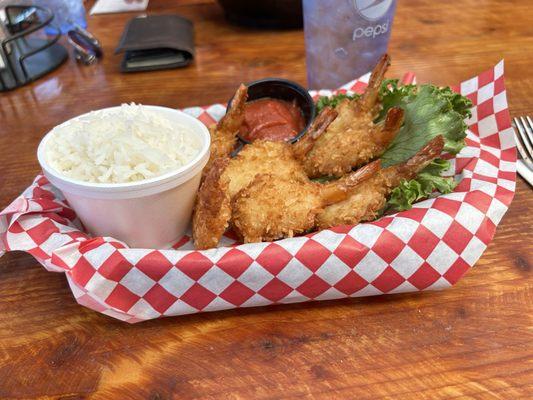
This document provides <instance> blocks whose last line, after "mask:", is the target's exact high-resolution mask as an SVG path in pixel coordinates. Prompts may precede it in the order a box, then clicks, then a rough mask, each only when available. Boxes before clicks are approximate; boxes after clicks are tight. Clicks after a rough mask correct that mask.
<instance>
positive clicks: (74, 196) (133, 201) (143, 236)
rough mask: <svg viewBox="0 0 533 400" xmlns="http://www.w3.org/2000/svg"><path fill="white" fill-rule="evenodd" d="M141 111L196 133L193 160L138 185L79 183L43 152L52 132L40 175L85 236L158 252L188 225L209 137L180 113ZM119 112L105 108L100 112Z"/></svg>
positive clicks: (197, 123) (157, 109) (152, 108)
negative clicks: (59, 194)
mask: <svg viewBox="0 0 533 400" xmlns="http://www.w3.org/2000/svg"><path fill="white" fill-rule="evenodd" d="M143 107H144V108H146V109H147V110H149V111H152V112H158V113H161V115H162V116H163V117H165V118H167V119H168V120H170V121H175V122H176V123H178V124H181V125H185V126H187V127H188V128H189V129H190V130H191V131H192V132H194V134H195V135H197V138H198V140H199V143H200V144H201V145H200V147H201V148H200V151H199V153H198V154H197V155H196V157H194V158H193V160H191V161H190V162H189V163H188V164H186V165H184V166H182V167H180V168H178V169H176V170H174V171H170V172H168V173H165V174H164V175H161V176H158V177H155V178H150V179H145V180H142V181H136V182H128V183H92V182H83V181H80V180H76V179H72V178H69V177H66V176H64V175H61V173H60V172H59V171H56V170H55V169H53V168H52V167H51V166H50V165H49V164H48V162H47V160H46V156H45V149H46V143H47V141H48V139H49V138H50V135H51V134H52V132H53V130H52V131H50V132H49V133H48V134H47V135H46V136H45V137H44V138H43V139H42V140H41V143H40V144H39V148H38V150H37V157H38V159H39V163H40V164H41V167H42V169H43V172H44V175H45V176H46V177H47V178H48V180H49V181H50V182H51V183H52V184H53V185H54V186H56V187H57V188H58V189H60V190H61V191H62V192H63V194H64V195H65V198H66V200H67V201H68V203H69V205H70V206H71V207H72V209H73V210H74V211H75V212H76V214H77V215H78V217H79V218H80V220H81V221H82V223H83V225H84V226H85V228H86V229H87V231H88V232H89V233H91V234H92V235H96V236H111V237H113V238H115V239H118V240H121V241H123V242H125V243H127V244H128V245H129V246H130V247H142V248H154V249H158V248H164V247H167V246H168V245H170V244H172V243H173V242H174V241H175V240H177V239H179V238H180V237H182V236H183V234H184V233H185V232H186V230H187V228H188V226H189V223H190V219H191V214H192V209H193V205H194V199H195V197H196V193H197V191H198V186H199V185H200V178H201V173H202V169H203V168H204V166H205V164H206V163H207V160H208V159H209V145H210V136H209V131H208V130H207V128H206V127H205V125H204V124H202V123H201V122H200V121H199V120H197V119H196V118H194V117H191V116H189V115H187V114H185V113H183V112H181V111H177V110H174V109H171V108H166V107H159V106H143ZM118 108H120V107H110V108H104V109H102V110H99V111H98V112H102V113H106V112H110V111H115V110H116V109H118ZM86 115H87V114H84V115H81V116H78V117H76V118H74V120H75V119H78V118H80V117H85V116H86ZM71 121H72V120H69V121H66V122H64V123H63V124H61V125H59V126H63V125H66V124H68V123H69V122H71Z"/></svg>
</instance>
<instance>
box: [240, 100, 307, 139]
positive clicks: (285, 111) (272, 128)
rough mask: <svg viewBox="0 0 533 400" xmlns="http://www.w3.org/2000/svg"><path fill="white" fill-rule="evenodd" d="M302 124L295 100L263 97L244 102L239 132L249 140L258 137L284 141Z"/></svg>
mask: <svg viewBox="0 0 533 400" xmlns="http://www.w3.org/2000/svg"><path fill="white" fill-rule="evenodd" d="M304 125H305V121H304V117H303V115H302V111H301V110H300V108H299V107H298V105H297V104H296V102H289V101H285V100H279V99H273V98H270V97H265V98H262V99H258V100H254V101H250V102H248V103H246V106H245V111H244V123H243V124H242V126H241V129H240V132H239V133H240V135H241V137H242V138H243V139H246V140H249V141H250V142H253V141H254V140H258V139H266V140H273V141H286V140H290V139H292V138H293V137H295V136H296V135H298V133H299V132H300V131H301V130H302V129H303V128H304Z"/></svg>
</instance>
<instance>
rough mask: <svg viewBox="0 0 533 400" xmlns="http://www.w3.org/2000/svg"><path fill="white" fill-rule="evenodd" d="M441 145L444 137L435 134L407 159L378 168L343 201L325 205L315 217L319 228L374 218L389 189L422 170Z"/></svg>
mask: <svg viewBox="0 0 533 400" xmlns="http://www.w3.org/2000/svg"><path fill="white" fill-rule="evenodd" d="M443 147H444V139H443V137H442V136H437V137H435V138H434V139H432V140H431V141H430V142H429V143H428V144H427V145H426V146H424V147H423V148H422V149H421V150H419V151H418V153H416V154H415V155H414V156H413V157H411V158H410V159H409V160H407V161H406V162H404V163H402V164H396V165H393V166H391V167H388V168H385V169H382V170H380V171H379V172H378V173H377V174H375V175H374V176H372V177H371V178H370V179H368V180H366V181H364V182H362V183H361V184H360V185H358V186H356V187H355V188H354V189H353V190H352V192H351V194H350V196H349V197H348V198H347V199H346V200H343V201H341V202H337V203H335V204H332V205H330V206H328V207H326V208H325V209H324V211H323V212H321V213H320V214H319V215H318V216H317V226H318V228H319V229H325V228H329V227H332V226H337V225H355V224H358V223H359V222H361V221H372V220H374V219H376V218H377V216H378V214H379V212H380V210H382V209H383V207H384V206H385V203H386V201H387V197H388V196H389V195H390V193H391V192H392V190H393V189H394V188H395V187H397V186H398V185H399V184H400V183H401V182H402V181H403V180H404V179H405V180H409V179H413V178H415V177H416V176H417V175H418V173H419V172H420V171H421V170H423V169H424V168H425V167H426V166H427V165H428V164H429V163H430V162H431V161H433V160H434V159H435V158H437V157H438V156H439V155H440V153H441V152H442V149H443Z"/></svg>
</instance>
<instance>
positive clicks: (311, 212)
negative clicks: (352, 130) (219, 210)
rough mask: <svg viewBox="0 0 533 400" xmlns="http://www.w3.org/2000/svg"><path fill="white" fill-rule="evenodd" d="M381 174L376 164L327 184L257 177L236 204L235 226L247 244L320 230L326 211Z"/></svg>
mask: <svg viewBox="0 0 533 400" xmlns="http://www.w3.org/2000/svg"><path fill="white" fill-rule="evenodd" d="M378 170H379V161H375V162H373V163H371V164H368V165H366V166H365V167H363V168H361V169H359V170H358V171H355V172H352V173H351V174H349V175H346V176H345V177H343V178H341V179H339V180H337V181H334V182H330V183H327V184H319V183H316V182H311V181H309V180H297V179H293V178H292V177H290V176H275V175H272V174H260V175H257V176H256V177H255V178H254V180H253V181H252V182H251V183H250V184H249V185H248V186H247V187H245V188H244V189H242V190H241V191H240V192H239V193H238V194H237V195H236V196H235V197H234V199H233V200H232V205H231V208H232V213H233V217H232V218H233V219H232V221H233V226H234V229H235V231H236V233H237V234H238V235H239V236H241V237H242V239H243V241H244V242H245V243H252V242H262V241H271V240H277V239H281V238H285V237H292V236H294V235H297V234H300V233H304V232H307V231H309V230H312V229H314V228H315V227H316V224H317V222H316V218H317V216H318V215H319V214H320V213H321V212H322V211H323V209H324V207H326V206H328V205H330V204H334V203H337V202H339V201H342V200H345V199H346V198H347V197H348V196H349V193H350V191H351V190H352V189H353V188H354V187H357V186H358V185H360V184H361V182H363V181H365V180H367V179H369V178H371V177H372V176H373V175H375V174H376V173H377V171H378Z"/></svg>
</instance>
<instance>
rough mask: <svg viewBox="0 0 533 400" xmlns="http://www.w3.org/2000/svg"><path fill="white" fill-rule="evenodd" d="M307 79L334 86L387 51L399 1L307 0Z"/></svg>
mask: <svg viewBox="0 0 533 400" xmlns="http://www.w3.org/2000/svg"><path fill="white" fill-rule="evenodd" d="M303 6H304V30H305V50H306V63H307V82H308V86H309V88H310V89H331V88H335V87H338V86H340V85H342V84H344V83H346V82H349V81H350V80H352V79H355V78H358V77H359V76H361V75H363V74H365V73H366V72H368V71H370V70H371V69H372V68H373V67H374V66H375V64H376V63H377V61H378V59H379V58H380V57H381V55H383V54H384V53H386V52H387V46H388V43H389V38H390V33H391V28H392V21H393V18H394V12H395V11H396V0H327V1H325V0H303Z"/></svg>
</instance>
